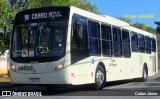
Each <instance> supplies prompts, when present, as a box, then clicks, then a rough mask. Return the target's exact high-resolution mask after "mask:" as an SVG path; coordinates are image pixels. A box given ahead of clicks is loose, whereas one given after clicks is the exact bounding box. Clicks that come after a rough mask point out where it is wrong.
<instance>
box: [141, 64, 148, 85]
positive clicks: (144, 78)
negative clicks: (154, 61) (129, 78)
mask: <svg viewBox="0 0 160 99" xmlns="http://www.w3.org/2000/svg"><path fill="white" fill-rule="evenodd" d="M147 78H148V69H147V67H146V66H144V68H143V75H142V79H141V81H143V82H145V81H147Z"/></svg>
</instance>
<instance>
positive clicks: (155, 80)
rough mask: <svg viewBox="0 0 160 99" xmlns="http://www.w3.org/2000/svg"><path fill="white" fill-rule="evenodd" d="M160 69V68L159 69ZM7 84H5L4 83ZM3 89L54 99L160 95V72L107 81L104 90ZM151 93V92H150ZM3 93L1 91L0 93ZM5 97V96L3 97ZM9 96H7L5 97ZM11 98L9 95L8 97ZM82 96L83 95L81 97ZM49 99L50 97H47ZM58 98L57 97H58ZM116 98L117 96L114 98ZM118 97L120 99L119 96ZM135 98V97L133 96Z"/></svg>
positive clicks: (15, 87) (85, 87)
mask: <svg viewBox="0 0 160 99" xmlns="http://www.w3.org/2000/svg"><path fill="white" fill-rule="evenodd" d="M159 71H160V70H159ZM4 85H5V84H4ZM0 90H1V91H5V90H7V91H12V92H13V91H15V92H35V91H36V92H41V94H42V95H43V96H49V97H52V99H54V97H55V96H60V97H61V98H63V97H64V98H66V96H72V98H73V97H74V96H86V97H87V96H104V97H105V96H135V95H136V96H139V95H140V96H149V95H151V96H155V98H153V99H156V97H157V95H158V96H160V72H159V74H158V75H156V76H153V77H149V78H148V81H147V82H137V81H133V80H127V81H119V82H111V83H107V86H106V87H105V88H103V90H99V91H93V90H91V89H90V88H89V86H88V85H86V86H76V87H73V88H68V89H59V90H55V91H54V90H53V91H48V90H46V89H45V88H44V87H38V86H11V85H10V86H5V87H3V88H2V86H0ZM148 93H149V94H148ZM0 94H1V93H0ZM15 95H16V94H15ZM1 98H3V97H1ZM5 98H7V97H5ZM8 98H9V97H8ZM80 98H82V97H80ZM47 99H48V98H47ZM56 99H57V98H56ZM114 99H116V97H115V98H114ZM117 99H119V98H118V97H117ZM133 99H134V98H133Z"/></svg>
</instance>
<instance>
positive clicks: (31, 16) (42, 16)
mask: <svg viewBox="0 0 160 99" xmlns="http://www.w3.org/2000/svg"><path fill="white" fill-rule="evenodd" d="M57 17H62V14H61V12H60V11H53V12H43V13H33V14H26V15H24V20H25V21H27V20H35V19H46V18H57Z"/></svg>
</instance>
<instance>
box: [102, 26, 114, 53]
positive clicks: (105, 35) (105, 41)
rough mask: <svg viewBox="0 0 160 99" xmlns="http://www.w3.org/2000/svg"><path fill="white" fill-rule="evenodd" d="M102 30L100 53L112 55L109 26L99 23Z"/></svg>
mask: <svg viewBox="0 0 160 99" xmlns="http://www.w3.org/2000/svg"><path fill="white" fill-rule="evenodd" d="M101 32H102V53H103V55H106V56H112V33H111V26H109V25H103V24H102V25H101Z"/></svg>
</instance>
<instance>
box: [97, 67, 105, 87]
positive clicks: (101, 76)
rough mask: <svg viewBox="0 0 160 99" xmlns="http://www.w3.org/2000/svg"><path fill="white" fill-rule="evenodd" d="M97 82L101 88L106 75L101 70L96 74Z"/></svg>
mask: <svg viewBox="0 0 160 99" xmlns="http://www.w3.org/2000/svg"><path fill="white" fill-rule="evenodd" d="M96 81H97V84H98V86H99V87H101V86H102V84H103V82H104V74H103V72H102V71H100V70H99V71H97V73H96Z"/></svg>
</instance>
